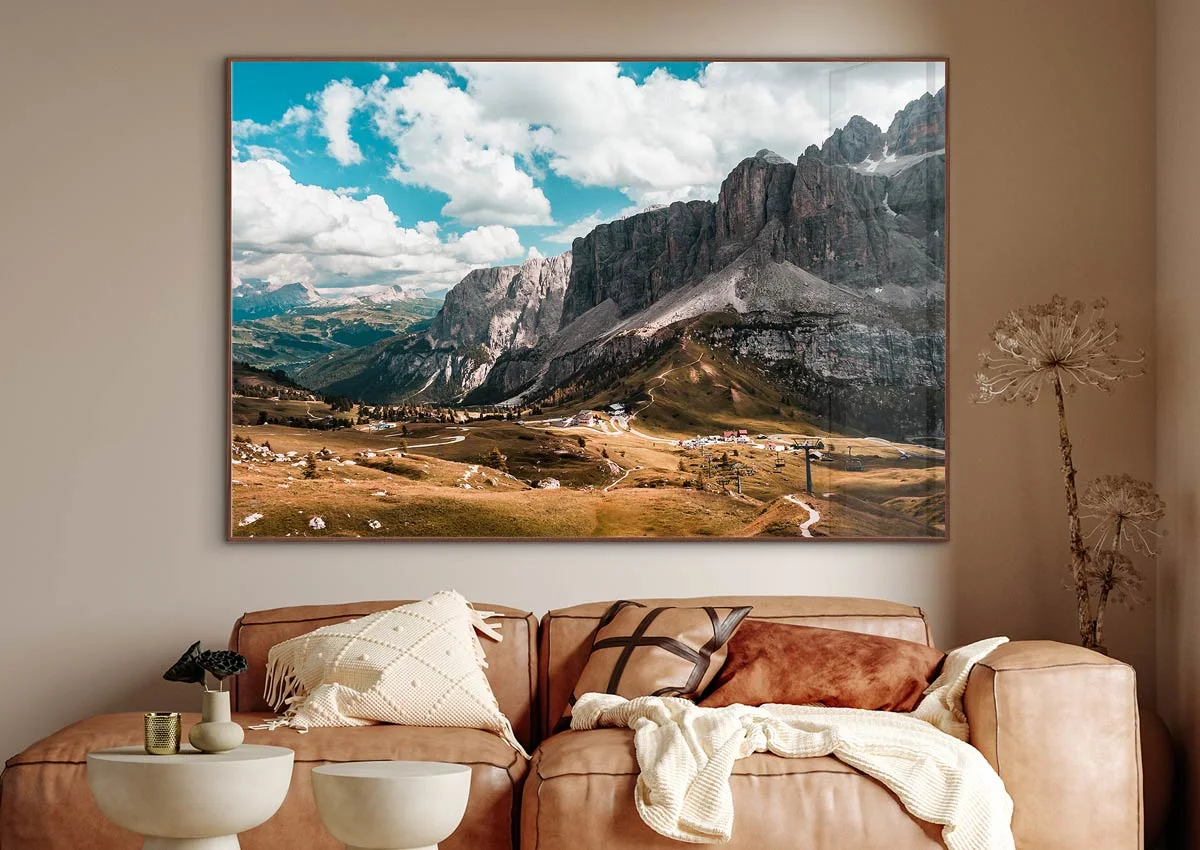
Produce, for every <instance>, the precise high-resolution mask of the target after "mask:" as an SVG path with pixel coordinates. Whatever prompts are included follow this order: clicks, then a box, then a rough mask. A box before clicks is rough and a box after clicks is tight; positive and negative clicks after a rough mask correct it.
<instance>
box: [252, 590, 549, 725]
mask: <svg viewBox="0 0 1200 850" xmlns="http://www.w3.org/2000/svg"><path fill="white" fill-rule="evenodd" d="M411 601H413V600H399V601H392V602H352V603H346V604H341V605H300V606H295V607H291V608H274V609H272V610H269V611H253V612H250V613H247V614H243V615H242V616H241V617H240V618H239V619H238V621H237V622H236V623H234V625H233V635H232V636H231V637H230V639H229V646H230V649H233V650H235V651H237V652H240V653H241V654H242V655H244V656H246V660H247V661H249V662H250V667H249V669H248V670H247V671H246V672H245V673H243V674H242V675H240V676H238V677H237V678H236V679H235V680H234V688H233V697H232V699H233V705H234V710H236V711H242V712H248V713H260V712H261V713H264V714H269V713H271V708H270V706H268V705H267V701H266V699H265V698H264V697H263V686H264V684H265V683H266V677H267V652H268V651H270V649H271V647H272V646H274V645H275V644H277V643H281V642H283V641H285V640H288V639H289V638H294V637H298V636H299V635H303V634H307V633H308V632H311V631H313V630H314V629H318V628H320V627H321V626H329V625H333V624H334V623H342V622H345V621H346V620H353V619H356V618H358V617H365V616H367V615H368V614H374V613H375V612H377V611H385V610H387V609H389V608H395V607H396V606H398V605H404V604H407V603H408V602H411ZM475 607H476V608H477V609H478V610H480V611H494V612H496V617H494V618H490V619H489V620H488V622H489V623H492V624H496V625H497V626H498V627H499V629H500V633H501V634H502V635H503V636H504V640H503V641H501V642H500V643H497V642H496V641H492V640H487V639H486V638H484V639H481V641H480V642H481V643H482V644H483V649H484V654H485V655H486V656H487V661H488V666H487V669H486V670H485V671H484V672H485V673H486V674H487V678H488V682H489V684H491V686H492V691H493V693H495V694H496V701H497V702H499V703H500V710H501V711H503V712H504V714H505V716H506V717H508V719H509V721H510V722H511V723H512V725H513V731H514V732H515V733H516V735H517V739H518V740H519V741H520V742H521V743H522V744H523V745H524V746H525V747H526V748H529V747H532V746H533V744H534V743H535V738H536V735H537V729H536V728H535V722H536V716H535V713H534V711H533V699H534V687H535V685H536V677H537V628H538V624H537V618H536V617H534V616H533V615H532V614H530V613H529V612H527V611H519V610H517V609H515V608H506V607H504V606H501V605H490V604H485V603H479V604H476V605H475Z"/></svg>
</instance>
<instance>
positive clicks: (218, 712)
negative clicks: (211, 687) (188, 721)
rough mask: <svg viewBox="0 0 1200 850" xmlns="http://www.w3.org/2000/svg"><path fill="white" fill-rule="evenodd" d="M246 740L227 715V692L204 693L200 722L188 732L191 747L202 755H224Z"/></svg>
mask: <svg viewBox="0 0 1200 850" xmlns="http://www.w3.org/2000/svg"><path fill="white" fill-rule="evenodd" d="M245 738H246V733H245V732H244V731H242V727H241V726H239V725H237V724H236V723H234V722H233V721H232V719H231V715H230V713H229V691H205V692H204V708H203V710H202V712H201V715H200V722H199V723H197V724H196V725H195V726H193V727H192V729H191V731H190V732H188V740H189V741H191V743H192V746H193V747H195V748H196V749H198V750H200V752H202V753H225V752H229V751H230V750H233V749H237V748H238V747H240V746H241V745H242V741H244V740H245Z"/></svg>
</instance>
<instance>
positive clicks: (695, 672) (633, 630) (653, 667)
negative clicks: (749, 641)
mask: <svg viewBox="0 0 1200 850" xmlns="http://www.w3.org/2000/svg"><path fill="white" fill-rule="evenodd" d="M749 613H750V608H749V607H743V608H713V607H711V606H706V607H703V608H666V607H664V608H647V607H646V606H645V605H642V604H641V603H639V602H626V601H621V602H617V603H615V604H614V605H613V606H612V607H611V608H609V609H608V611H607V613H605V615H604V617H603V618H602V619H601V620H600V626H599V628H598V629H597V631H596V637H595V639H594V640H593V642H592V653H591V655H589V656H588V660H587V664H586V665H585V666H584V668H583V672H582V673H580V674H579V681H578V682H577V683H576V684H575V690H574V692H572V694H571V699H570V701H569V702H568V704H567V708H566V711H565V712H563V717H562V719H561V720H560V721H559V722H558V725H557V726H556V728H555V731H562V730H563V729H568V728H570V726H571V707H572V706H573V705H575V703H576V701H577V700H578V699H579V698H580V697H581V696H583V695H584V694H587V693H601V694H618V695H620V696H623V697H625V698H627V699H633V698H634V697H647V696H658V697H684V698H685V699H695V698H696V697H698V696H699V695H700V694H702V693H704V690H705V688H707V687H708V686H709V684H710V683H711V682H712V680H713V678H714V677H715V676H716V675H717V671H718V670H720V669H721V666H722V664H724V662H725V649H726V645H727V644H728V642H729V639H730V638H731V637H732V636H733V634H734V633H735V632H736V631H737V628H738V626H739V625H741V623H742V620H744V619H745V618H746V615H747V614H749Z"/></svg>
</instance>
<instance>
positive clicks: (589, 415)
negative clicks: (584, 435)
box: [575, 410, 596, 425]
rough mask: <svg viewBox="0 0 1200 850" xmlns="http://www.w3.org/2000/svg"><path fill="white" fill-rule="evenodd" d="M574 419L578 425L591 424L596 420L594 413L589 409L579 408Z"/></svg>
mask: <svg viewBox="0 0 1200 850" xmlns="http://www.w3.org/2000/svg"><path fill="white" fill-rule="evenodd" d="M575 419H576V421H578V422H579V424H580V425H591V424H592V423H593V422H594V421H595V420H596V414H595V413H593V412H592V411H590V410H581V411H579V415H578V416H577V417H575Z"/></svg>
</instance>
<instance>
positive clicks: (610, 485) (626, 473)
mask: <svg viewBox="0 0 1200 850" xmlns="http://www.w3.org/2000/svg"><path fill="white" fill-rule="evenodd" d="M637 469H641V467H640V466H635V467H633V469H627V470H625V474H624V475H622V476H621V477H620V478H618V479H617V480H616V481H614V482H613V483H612V484H609V485H608V486H607V487H605V488H604V492H605V493H607V492H608V491H609V490H611V489H612V488H613V487H616V486H617V485H618V484H620V483H621V482H622V481H624V480H625V479H626V478H628V477H629V473H631V472H633V471H634V470H637Z"/></svg>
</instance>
